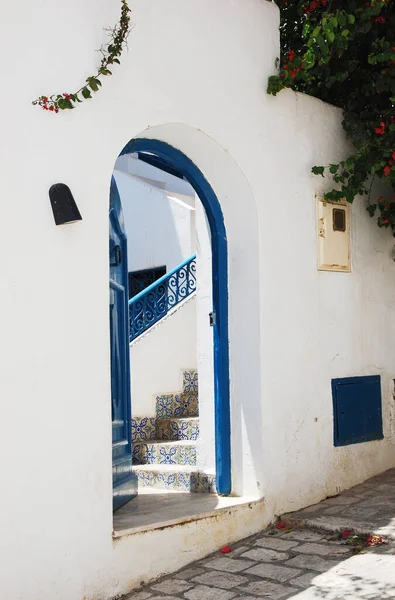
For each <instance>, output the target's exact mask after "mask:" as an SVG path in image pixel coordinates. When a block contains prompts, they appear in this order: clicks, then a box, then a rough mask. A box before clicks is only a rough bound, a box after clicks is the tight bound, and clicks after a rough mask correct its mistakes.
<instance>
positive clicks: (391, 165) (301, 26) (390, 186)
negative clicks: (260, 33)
mask: <svg viewBox="0 0 395 600" xmlns="http://www.w3.org/2000/svg"><path fill="white" fill-rule="evenodd" d="M275 2H276V4H277V5H278V6H279V8H280V11H281V25H280V31H281V66H280V69H279V74H278V75H276V76H273V77H270V78H269V84H268V92H269V93H270V94H273V95H276V94H278V93H279V92H280V91H281V90H282V89H284V88H286V87H289V88H292V89H294V90H296V91H301V92H305V93H307V94H310V95H313V96H316V97H317V98H320V99H321V100H324V101H325V102H329V103H331V104H335V105H336V106H339V107H340V108H342V109H343V114H344V120H343V127H344V129H345V131H346V134H347V137H348V138H349V139H350V140H351V141H352V143H353V146H354V148H355V152H354V153H353V154H352V155H351V156H349V157H348V158H347V159H346V160H344V161H341V162H340V163H339V164H331V165H328V166H325V167H323V166H319V167H313V169H312V171H313V173H315V174H316V175H322V176H323V175H324V173H325V172H326V171H327V172H328V173H330V174H331V175H332V177H333V180H334V182H335V184H336V186H335V187H334V189H332V190H331V191H330V192H328V193H327V194H325V198H326V199H327V200H332V201H336V200H340V199H342V198H345V199H346V200H347V201H348V202H353V200H354V198H355V197H356V196H358V195H361V194H367V195H368V211H369V214H370V215H371V216H374V215H378V217H377V223H378V225H379V227H390V228H391V229H392V231H393V232H394V235H395V109H394V105H395V8H394V0H370V2H365V1H364V2H362V1H361V0H297V1H292V0H275ZM375 178H379V179H380V180H381V181H382V182H383V183H384V184H385V185H386V188H387V190H388V192H387V193H386V194H385V196H380V198H378V199H376V201H374V202H371V190H372V184H373V182H374V180H375Z"/></svg>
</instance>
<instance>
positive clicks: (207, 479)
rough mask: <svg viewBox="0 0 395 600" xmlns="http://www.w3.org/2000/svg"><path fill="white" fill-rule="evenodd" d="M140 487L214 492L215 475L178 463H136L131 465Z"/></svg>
mask: <svg viewBox="0 0 395 600" xmlns="http://www.w3.org/2000/svg"><path fill="white" fill-rule="evenodd" d="M133 472H134V473H136V475H137V477H138V481H139V486H140V487H150V488H153V489H156V490H167V491H170V490H176V491H180V492H183V491H184V492H199V493H206V494H207V493H212V494H215V493H216V490H215V476H214V475H207V474H204V473H198V472H197V471H196V470H193V469H191V468H190V467H189V468H188V467H186V466H180V465H138V466H136V467H133Z"/></svg>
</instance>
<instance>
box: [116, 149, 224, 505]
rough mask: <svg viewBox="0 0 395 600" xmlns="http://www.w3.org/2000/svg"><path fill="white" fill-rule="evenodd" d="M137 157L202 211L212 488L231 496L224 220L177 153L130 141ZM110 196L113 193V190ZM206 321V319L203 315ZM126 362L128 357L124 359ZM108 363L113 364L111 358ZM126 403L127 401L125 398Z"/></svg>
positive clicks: (195, 172)
mask: <svg viewBox="0 0 395 600" xmlns="http://www.w3.org/2000/svg"><path fill="white" fill-rule="evenodd" d="M132 153H138V154H139V155H140V156H146V157H147V158H148V157H150V158H151V159H152V158H154V159H155V161H157V163H159V164H162V165H163V167H164V168H166V169H172V170H173V171H174V172H177V173H179V174H180V175H181V176H182V177H184V178H185V179H186V180H187V181H188V182H189V183H190V184H191V186H192V187H193V188H194V190H195V192H196V194H197V195H198V196H199V198H200V200H201V202H202V204H203V207H204V209H205V211H206V216H207V221H208V224H209V229H210V234H211V250H212V301H213V307H212V313H211V314H210V320H211V324H212V327H213V345H214V353H213V356H214V404H215V407H214V412H215V462H216V488H217V492H218V493H219V494H221V495H228V494H230V492H231V489H232V485H231V450H230V391H229V334H228V253H227V239H226V230H225V224H224V218H223V214H222V210H221V207H220V204H219V201H218V199H217V197H216V195H215V193H214V191H213V189H212V187H211V186H210V184H209V183H208V181H207V180H206V178H205V177H204V175H203V174H202V172H201V171H200V170H199V169H198V167H197V166H196V165H195V164H194V163H193V162H192V161H191V160H190V159H189V158H188V157H187V156H186V155H185V154H184V153H182V152H181V151H179V150H178V149H176V148H174V147H173V146H171V145H169V144H167V143H165V142H163V141H159V140H156V139H146V138H139V139H134V140H131V141H130V142H129V143H128V144H127V145H126V146H125V147H124V149H123V150H122V152H121V153H120V156H122V155H124V154H132ZM113 193H116V186H115V190H114V192H113ZM207 318H209V315H207ZM127 359H128V357H127ZM112 360H114V359H113V358H112ZM125 401H126V402H127V401H128V400H127V398H125Z"/></svg>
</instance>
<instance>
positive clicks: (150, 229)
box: [114, 170, 194, 272]
mask: <svg viewBox="0 0 395 600" xmlns="http://www.w3.org/2000/svg"><path fill="white" fill-rule="evenodd" d="M114 177H115V180H116V182H117V186H118V190H119V194H120V197H121V202H122V209H123V214H124V220H125V231H126V235H127V238H128V269H129V272H131V271H139V270H142V269H151V268H153V267H161V266H166V271H167V272H170V271H172V270H173V269H174V268H175V267H177V266H178V265H180V264H181V263H183V262H184V261H185V260H187V259H188V258H189V257H190V256H192V254H193V252H192V239H191V228H192V219H191V215H192V213H193V212H194V208H192V207H189V206H187V205H186V204H181V203H179V202H176V201H174V200H173V199H172V197H171V196H169V195H168V194H167V193H166V191H162V190H160V189H158V188H157V187H155V186H154V185H151V184H150V183H146V182H145V181H143V180H141V179H138V178H137V177H134V176H133V175H130V174H128V173H124V172H122V171H119V170H115V171H114Z"/></svg>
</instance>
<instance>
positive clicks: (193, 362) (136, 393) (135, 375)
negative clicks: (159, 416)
mask: <svg viewBox="0 0 395 600" xmlns="http://www.w3.org/2000/svg"><path fill="white" fill-rule="evenodd" d="M196 333H197V330H196V296H194V297H193V298H191V299H190V300H189V301H187V302H184V303H183V304H182V305H180V306H179V308H178V310H175V311H174V312H172V313H171V314H169V315H168V316H167V318H165V319H164V320H163V321H161V322H160V324H158V325H157V326H155V327H153V328H152V329H150V330H149V331H148V332H147V333H146V334H145V335H143V336H142V337H140V338H138V339H137V340H136V341H134V342H133V343H132V344H131V345H130V377H131V388H132V416H133V417H154V416H155V408H156V404H155V399H156V396H161V395H164V394H172V393H179V392H181V390H182V370H183V369H196V368H197V358H196V349H197V341H196Z"/></svg>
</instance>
